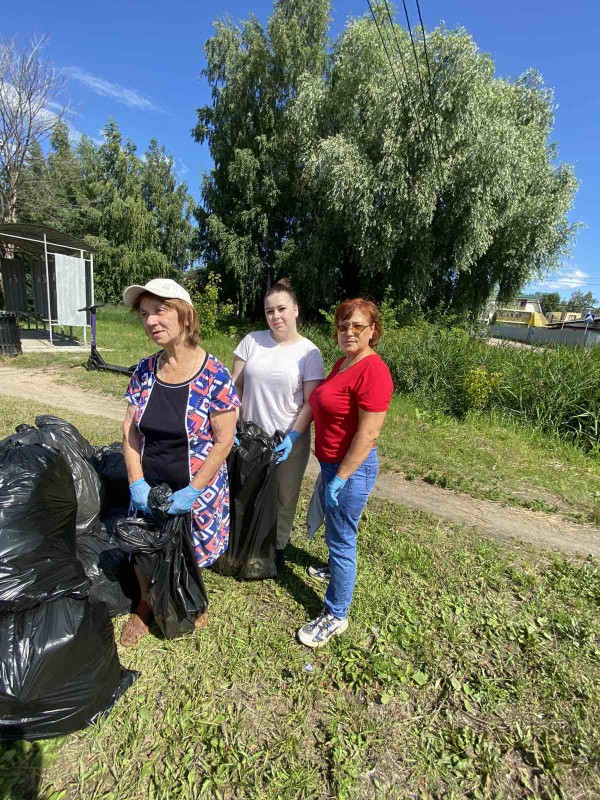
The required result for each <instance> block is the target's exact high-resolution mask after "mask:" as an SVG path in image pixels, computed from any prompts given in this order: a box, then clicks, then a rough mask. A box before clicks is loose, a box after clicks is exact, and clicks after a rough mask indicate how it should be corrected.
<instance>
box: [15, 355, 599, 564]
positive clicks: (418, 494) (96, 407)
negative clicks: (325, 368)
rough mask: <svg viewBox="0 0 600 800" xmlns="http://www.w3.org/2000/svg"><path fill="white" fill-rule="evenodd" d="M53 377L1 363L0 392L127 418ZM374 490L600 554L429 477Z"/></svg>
mask: <svg viewBox="0 0 600 800" xmlns="http://www.w3.org/2000/svg"><path fill="white" fill-rule="evenodd" d="M54 372H55V373H56V371H54ZM52 376H53V371H52V370H51V369H47V370H41V369H40V370H22V369H15V368H11V367H0V395H3V394H4V395H10V396H13V397H22V398H27V399H31V400H35V401H37V402H38V403H44V404H48V405H52V406H56V407H57V408H65V410H70V411H75V412H78V413H80V414H90V413H93V414H94V415H95V416H102V417H109V418H110V419H115V420H121V419H123V415H124V413H125V401H120V400H117V399H116V398H113V397H111V396H110V395H105V394H100V393H91V392H85V391H83V390H82V389H79V388H78V387H76V386H72V385H67V384H62V383H58V382H56V381H53V379H52ZM90 401H92V402H90ZM318 471H319V465H318V462H317V460H316V459H315V458H314V456H311V460H310V462H309V466H308V470H307V477H308V478H312V479H314V478H316V476H317V474H318ZM374 494H375V495H376V496H377V497H381V498H382V499H385V500H391V501H392V502H395V503H400V504H401V505H403V506H407V507H408V508H412V509H414V510H416V511H426V512H428V513H430V514H434V515H435V516H438V517H442V518H444V519H448V520H451V521H452V522H458V523H460V524H462V525H468V526H469V527H473V528H476V529H477V530H478V531H480V532H481V533H483V534H484V535H485V536H489V537H491V538H493V539H500V540H502V541H511V540H514V539H518V540H520V541H523V542H529V543H530V544H533V545H536V546H537V547H541V548H544V549H547V550H558V551H561V552H563V553H572V554H579V555H584V556H587V555H589V554H592V555H594V556H597V557H600V530H598V529H597V528H592V527H591V526H586V525H576V524H574V523H571V522H567V521H565V520H564V519H562V518H561V517H559V516H556V515H552V514H543V513H541V512H533V511H528V510H526V509H512V508H507V507H505V506H502V505H501V504H500V503H495V502H493V501H491V500H476V499H474V498H472V497H469V496H468V495H465V494H460V493H458V492H453V491H451V490H449V489H441V488H440V487H438V486H431V485H430V484H428V483H425V482H424V481H419V480H414V481H407V480H405V479H404V478H403V477H402V476H401V475H397V474H389V473H388V474H382V475H380V476H379V479H378V481H377V485H376V487H375V491H374Z"/></svg>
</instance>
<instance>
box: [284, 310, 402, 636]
mask: <svg viewBox="0 0 600 800" xmlns="http://www.w3.org/2000/svg"><path fill="white" fill-rule="evenodd" d="M334 323H335V327H336V332H337V341H338V344H339V346H340V348H341V349H342V350H343V351H344V357H343V358H340V359H339V361H337V362H336V364H335V366H334V367H333V369H332V370H331V373H330V375H328V377H327V378H325V380H324V382H323V383H322V384H321V385H320V386H318V387H317V388H316V389H315V390H314V391H313V392H312V394H311V396H310V400H309V402H310V406H311V408H312V412H313V417H314V421H315V454H316V456H317V458H318V459H319V461H320V463H321V474H322V477H323V497H324V506H325V541H326V542H327V547H328V549H329V569H328V570H319V569H315V568H313V567H309V574H311V575H313V576H315V577H322V578H323V579H325V580H327V579H329V586H328V587H327V591H326V593H325V607H324V608H323V611H322V612H321V613H320V614H319V616H318V617H317V618H316V619H313V620H311V621H310V622H308V623H307V624H306V625H303V626H302V627H301V628H300V630H299V631H298V638H299V639H300V641H301V642H302V644H305V645H307V646H308V647H320V646H321V645H323V644H326V642H328V641H329V639H330V638H331V637H332V636H338V635H339V634H341V633H343V632H344V631H345V630H346V628H347V627H348V619H347V616H348V609H349V607H350V603H351V601H352V593H353V591H354V584H355V582H356V533H357V530H358V523H359V521H360V518H361V515H362V512H363V510H364V507H365V505H366V503H367V499H368V497H369V495H370V493H371V491H372V489H373V486H374V485H375V480H376V478H377V471H378V462H377V450H376V449H375V442H376V441H377V438H378V437H379V434H380V432H381V426H382V425H383V420H384V419H385V415H386V412H387V409H388V406H389V404H390V400H391V397H392V391H393V388H394V387H393V383H392V376H391V375H390V371H389V369H388V367H387V365H386V364H385V362H384V361H383V360H382V359H381V358H380V357H379V356H378V355H377V353H375V351H374V350H373V348H374V347H375V346H376V345H377V342H378V341H379V339H380V337H381V324H380V314H379V309H378V308H377V306H376V305H375V304H374V303H371V302H370V301H369V300H363V299H362V298H357V299H355V300H346V301H345V302H343V303H342V304H341V305H340V306H338V308H337V310H336V312H335V317H334Z"/></svg>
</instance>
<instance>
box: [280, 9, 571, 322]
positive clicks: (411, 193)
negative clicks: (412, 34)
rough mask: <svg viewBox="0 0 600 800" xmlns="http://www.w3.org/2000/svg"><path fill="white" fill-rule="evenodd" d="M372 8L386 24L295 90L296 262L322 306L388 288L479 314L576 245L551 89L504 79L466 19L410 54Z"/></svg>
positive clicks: (526, 79) (347, 36)
mask: <svg viewBox="0 0 600 800" xmlns="http://www.w3.org/2000/svg"><path fill="white" fill-rule="evenodd" d="M378 13H379V20H378V21H379V31H378V30H377V26H376V24H375V23H374V21H373V20H372V19H367V18H364V19H361V20H358V21H355V22H353V23H351V24H350V25H349V26H348V27H347V29H346V30H345V32H344V33H343V35H342V36H341V37H340V39H339V41H338V42H337V43H336V46H335V50H334V53H333V59H332V64H331V67H330V70H329V71H328V73H327V75H326V76H325V77H320V76H314V75H311V76H306V77H305V78H304V80H303V82H302V84H301V86H300V90H299V92H298V94H297V96H296V98H295V99H294V102H293V106H292V108H291V111H290V114H291V116H292V118H293V121H294V128H295V131H296V138H297V140H298V141H299V149H300V152H301V154H302V181H301V185H302V187H303V196H302V197H300V198H299V208H300V209H303V210H309V212H308V213H305V215H304V217H305V224H304V226H303V227H302V232H303V236H302V237H301V238H299V239H298V240H297V241H296V248H295V257H294V259H293V262H294V263H295V264H296V266H297V271H298V277H299V279H300V280H302V281H303V284H304V290H305V292H308V293H310V296H311V298H312V301H313V303H315V302H316V301H317V300H318V299H321V298H323V297H326V298H328V299H330V300H334V299H335V297H336V294H337V293H339V292H340V291H342V292H344V291H347V292H354V291H367V292H370V293H372V294H373V295H375V296H381V294H382V292H383V291H384V289H385V287H387V286H391V287H392V288H393V291H394V294H395V296H396V297H397V298H406V299H409V300H411V301H412V302H414V303H415V304H417V305H419V306H421V307H440V306H442V307H444V308H453V309H455V310H458V311H471V312H477V311H478V310H479V309H480V308H481V307H482V306H483V305H484V303H485V302H486V300H487V299H488V297H489V296H490V294H491V293H492V291H496V290H497V291H499V294H500V296H501V297H510V296H512V295H513V294H514V293H515V292H516V291H518V290H519V288H520V287H521V286H522V285H523V284H524V283H525V282H526V281H527V280H528V279H530V278H532V277H534V276H537V275H539V274H541V273H543V272H544V271H545V270H549V269H553V268H556V266H557V265H558V263H559V261H560V258H561V256H563V255H564V254H565V253H566V252H567V251H568V248H569V243H570V240H571V237H572V235H573V226H571V225H569V223H568V221H567V213H568V210H569V208H570V206H571V204H572V201H573V196H574V192H575V190H576V180H575V177H574V175H573V170H572V168H571V167H570V166H568V165H561V164H558V163H557V161H556V157H557V148H556V145H555V144H554V143H553V142H552V141H551V139H550V137H551V133H552V126H553V106H552V94H551V92H550V91H549V90H548V89H547V88H546V87H545V86H544V84H543V83H542V80H541V78H540V77H539V75H537V74H536V73H535V72H532V71H529V72H527V73H525V74H524V75H523V76H521V77H520V78H519V79H518V80H516V81H514V82H510V81H508V80H505V79H501V78H498V77H497V76H496V75H495V72H494V64H493V62H492V60H491V58H490V57H489V56H487V55H485V54H483V53H481V52H480V51H479V50H478V49H477V46H476V45H475V43H474V41H473V40H472V39H471V37H470V36H469V35H468V34H467V33H466V32H465V31H464V30H462V29H459V30H456V31H449V30H445V29H443V28H438V29H436V30H435V31H433V32H432V33H431V34H430V35H428V36H427V40H426V44H427V50H428V53H427V56H428V60H429V65H428V64H427V61H426V54H425V50H424V48H423V39H422V36H419V37H418V40H417V46H416V52H417V56H418V58H417V59H415V56H414V52H413V48H412V46H411V42H410V40H409V36H408V34H407V33H406V32H405V31H404V30H403V29H402V28H400V27H399V26H396V25H394V26H393V28H392V26H391V25H390V23H389V20H387V19H385V18H384V17H383V14H382V13H381V9H379V10H378ZM380 32H381V33H383V35H384V36H387V48H388V54H389V55H390V56H391V63H390V60H388V55H387V54H386V52H385V49H384V47H383V45H382V42H381V38H380ZM428 66H429V68H430V71H429V72H428ZM429 76H430V77H431V84H430V89H431V91H430V90H429V86H428V79H429Z"/></svg>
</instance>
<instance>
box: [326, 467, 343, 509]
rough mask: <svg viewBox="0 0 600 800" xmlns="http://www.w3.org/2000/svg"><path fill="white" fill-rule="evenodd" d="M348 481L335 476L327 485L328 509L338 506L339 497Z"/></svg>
mask: <svg viewBox="0 0 600 800" xmlns="http://www.w3.org/2000/svg"><path fill="white" fill-rule="evenodd" d="M347 480H348V479H347V478H340V477H339V475H334V477H333V479H332V480H331V481H330V482H329V483H328V484H327V487H326V488H325V506H326V507H327V508H329V509H332V508H335V507H336V506H337V505H338V499H337V496H338V494H339V493H340V490H341V488H342V487H343V486H344V484H345V483H346V481H347Z"/></svg>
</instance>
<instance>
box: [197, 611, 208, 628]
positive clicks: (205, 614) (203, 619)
mask: <svg viewBox="0 0 600 800" xmlns="http://www.w3.org/2000/svg"><path fill="white" fill-rule="evenodd" d="M207 622H208V608H205V609H204V611H203V612H202V613H201V614H200V616H199V617H198V619H197V620H196V622H195V623H194V628H195V629H196V630H197V631H199V630H201V629H202V628H203V627H204V626H205V625H206V623H207Z"/></svg>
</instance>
